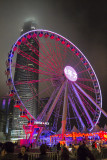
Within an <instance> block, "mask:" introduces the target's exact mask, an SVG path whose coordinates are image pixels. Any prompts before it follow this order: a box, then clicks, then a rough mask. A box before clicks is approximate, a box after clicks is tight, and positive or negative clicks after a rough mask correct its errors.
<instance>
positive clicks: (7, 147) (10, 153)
mask: <svg viewBox="0 0 107 160" xmlns="http://www.w3.org/2000/svg"><path fill="white" fill-rule="evenodd" d="M47 151H48V152H49V151H50V152H54V153H57V155H58V156H57V157H56V159H58V160H87V159H89V160H101V154H100V152H99V151H98V149H97V146H96V143H95V142H93V143H92V150H90V149H89V148H88V147H87V146H86V144H85V142H84V141H83V142H80V143H79V147H78V148H77V149H76V148H75V147H74V145H73V144H70V145H69V147H67V146H66V145H65V144H64V145H62V146H61V145H60V143H58V144H57V145H54V146H53V147H52V148H50V147H49V146H47V145H46V144H42V145H41V146H40V154H39V157H38V158H35V160H51V159H52V158H49V156H48V154H47ZM0 160H29V154H28V150H27V152H26V146H21V148H20V152H19V153H15V152H14V144H13V143H12V142H6V143H4V144H2V143H1V144H0ZM54 160H55V158H54Z"/></svg>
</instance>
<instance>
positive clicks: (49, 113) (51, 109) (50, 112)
mask: <svg viewBox="0 0 107 160" xmlns="http://www.w3.org/2000/svg"><path fill="white" fill-rule="evenodd" d="M64 87H65V82H63V84H62V86H61V88H60V90H59V92H58V93H57V96H56V98H55V99H54V102H53V104H52V106H51V108H50V110H49V111H48V113H47V115H46V119H45V121H46V122H47V121H48V120H49V118H50V116H51V114H52V112H53V110H54V108H55V105H56V103H57V101H58V99H59V97H60V95H61V93H62V91H63V89H64Z"/></svg>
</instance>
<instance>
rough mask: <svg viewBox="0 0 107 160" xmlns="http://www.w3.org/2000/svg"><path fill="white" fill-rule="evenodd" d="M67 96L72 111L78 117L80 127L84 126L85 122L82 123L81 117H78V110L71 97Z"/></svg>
mask: <svg viewBox="0 0 107 160" xmlns="http://www.w3.org/2000/svg"><path fill="white" fill-rule="evenodd" d="M68 98H69V101H70V103H71V106H72V107H73V109H74V111H75V113H76V115H77V117H78V119H79V121H80V123H81V125H82V127H83V128H84V127H85V124H84V122H83V120H82V118H81V117H80V114H79V112H78V111H77V109H76V106H75V103H74V102H73V101H72V99H71V97H70V96H68Z"/></svg>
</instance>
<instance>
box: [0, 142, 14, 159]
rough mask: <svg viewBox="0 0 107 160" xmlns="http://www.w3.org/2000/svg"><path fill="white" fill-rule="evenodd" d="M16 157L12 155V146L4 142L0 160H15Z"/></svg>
mask: <svg viewBox="0 0 107 160" xmlns="http://www.w3.org/2000/svg"><path fill="white" fill-rule="evenodd" d="M16 159H17V157H16V156H15V154H14V144H13V143H12V142H6V143H4V144H3V147H2V151H1V157H0V160H16Z"/></svg>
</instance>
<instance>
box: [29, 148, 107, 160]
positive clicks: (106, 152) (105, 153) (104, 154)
mask: <svg viewBox="0 0 107 160" xmlns="http://www.w3.org/2000/svg"><path fill="white" fill-rule="evenodd" d="M100 154H101V157H99V159H100V158H101V159H107V148H103V149H102V150H101V152H100ZM28 155H29V160H35V159H36V158H39V155H40V153H31V152H30V153H28ZM47 156H48V157H49V158H50V159H51V160H59V154H58V153H57V152H47ZM73 159H74V158H73Z"/></svg>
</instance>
